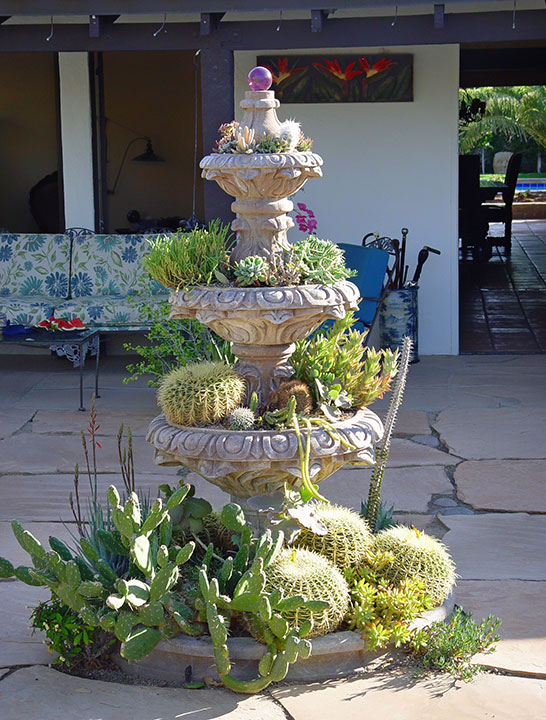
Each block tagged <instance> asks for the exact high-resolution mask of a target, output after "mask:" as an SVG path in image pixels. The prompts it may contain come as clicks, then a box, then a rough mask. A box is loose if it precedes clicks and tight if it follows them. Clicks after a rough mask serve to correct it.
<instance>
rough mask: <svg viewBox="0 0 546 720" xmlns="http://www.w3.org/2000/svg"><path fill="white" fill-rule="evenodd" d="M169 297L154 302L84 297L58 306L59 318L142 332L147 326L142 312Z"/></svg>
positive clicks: (88, 324)
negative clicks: (144, 308)
mask: <svg viewBox="0 0 546 720" xmlns="http://www.w3.org/2000/svg"><path fill="white" fill-rule="evenodd" d="M167 297H168V296H167V295H163V296H156V297H154V298H144V299H142V300H141V299H140V298H136V297H129V298H128V297H126V296H123V295H117V296H108V295H104V296H102V297H96V296H95V297H82V298H73V299H72V300H65V301H64V302H62V303H61V304H60V305H58V306H57V308H56V310H55V314H56V316H57V317H63V318H68V319H72V318H75V317H79V318H81V320H82V321H83V323H84V324H85V325H86V326H87V327H89V326H93V325H95V326H97V327H108V328H109V327H111V328H118V329H122V328H123V329H125V330H133V329H134V330H140V329H142V328H143V327H146V326H147V325H148V323H147V317H148V316H147V315H146V314H144V312H143V310H142V308H143V306H144V305H146V306H147V307H148V308H149V307H150V305H152V304H155V305H159V304H160V303H163V302H166V301H167Z"/></svg>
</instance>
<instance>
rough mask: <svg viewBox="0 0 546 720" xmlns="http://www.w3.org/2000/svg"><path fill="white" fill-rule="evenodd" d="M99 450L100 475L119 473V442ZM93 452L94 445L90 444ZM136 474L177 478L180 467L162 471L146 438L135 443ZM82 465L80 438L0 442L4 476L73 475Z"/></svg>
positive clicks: (26, 437)
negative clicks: (12, 474) (36, 474)
mask: <svg viewBox="0 0 546 720" xmlns="http://www.w3.org/2000/svg"><path fill="white" fill-rule="evenodd" d="M100 444H101V446H102V448H101V449H97V467H98V470H99V472H114V473H118V472H119V458H118V448H117V443H116V440H115V438H113V437H109V438H106V439H105V440H104V441H102V442H100ZM88 447H89V450H91V448H90V443H88ZM133 451H134V460H135V470H136V472H139V473H154V472H159V471H160V472H161V474H162V475H173V474H176V471H177V468H176V467H162V468H161V469H160V470H159V468H158V466H157V465H155V463H154V459H153V458H154V449H153V447H152V446H151V445H150V444H149V443H147V442H146V440H145V439H144V438H143V437H135V438H134V440H133ZM76 463H78V465H79V467H80V471H81V470H82V469H83V468H84V467H85V457H84V454H83V449H82V444H81V440H80V439H79V438H78V436H74V435H62V436H48V435H41V434H37V433H20V434H19V435H14V436H12V437H9V438H6V439H5V440H0V473H2V474H5V473H43V474H45V473H54V472H62V473H72V472H74V465H75V464H76Z"/></svg>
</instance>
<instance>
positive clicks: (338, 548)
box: [293, 503, 373, 570]
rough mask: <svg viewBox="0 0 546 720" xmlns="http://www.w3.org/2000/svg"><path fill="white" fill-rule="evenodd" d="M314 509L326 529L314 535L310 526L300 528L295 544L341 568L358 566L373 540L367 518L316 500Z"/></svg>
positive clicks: (347, 509)
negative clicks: (364, 518) (322, 533)
mask: <svg viewBox="0 0 546 720" xmlns="http://www.w3.org/2000/svg"><path fill="white" fill-rule="evenodd" d="M313 510H314V514H315V516H316V517H317V518H318V520H320V521H321V522H322V523H323V524H324V525H325V526H326V528H327V530H328V532H327V533H326V535H316V534H315V533H313V532H312V530H311V529H310V528H307V527H303V528H302V529H301V531H300V533H299V535H298V536H297V538H296V540H295V541H294V543H293V544H294V546H295V547H300V548H306V549H307V550H312V551H313V552H316V553H318V554H319V555H323V556H324V557H326V558H328V560H330V561H331V562H333V563H334V565H336V566H337V567H338V568H340V569H341V570H346V569H348V568H351V567H358V565H360V564H361V563H362V561H363V560H364V557H365V556H366V553H367V552H368V550H369V549H370V547H371V545H372V542H373V537H372V534H371V533H370V531H369V529H368V526H367V524H366V521H365V520H363V519H362V518H361V517H360V515H359V514H358V513H355V512H353V510H349V508H346V507H342V506H340V505H330V504H328V503H316V504H315V505H314V506H313Z"/></svg>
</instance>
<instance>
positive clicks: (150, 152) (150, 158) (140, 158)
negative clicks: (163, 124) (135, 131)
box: [108, 135, 165, 195]
mask: <svg viewBox="0 0 546 720" xmlns="http://www.w3.org/2000/svg"><path fill="white" fill-rule="evenodd" d="M140 140H145V141H146V150H145V151H144V152H143V153H141V154H140V155H137V156H136V157H134V158H132V160H131V162H153V163H156V162H165V160H164V159H163V158H162V157H160V156H159V155H157V154H156V153H155V152H154V148H153V146H152V140H151V138H149V137H148V136H146V135H143V136H142V137H137V138H133V139H132V140H130V141H129V143H128V145H127V147H126V148H125V152H124V153H123V157H122V159H121V163H120V165H119V170H118V172H117V175H116V179H115V180H114V185H113V186H112V189H111V190H108V194H109V195H113V194H114V193H115V192H116V188H117V186H118V182H119V178H120V175H121V171H122V170H123V166H124V165H125V161H126V159H127V154H128V153H129V150H130V149H131V147H132V146H133V145H134V144H135V143H136V142H139V141H140Z"/></svg>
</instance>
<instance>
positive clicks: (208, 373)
mask: <svg viewBox="0 0 546 720" xmlns="http://www.w3.org/2000/svg"><path fill="white" fill-rule="evenodd" d="M245 394H246V383H245V381H244V380H243V378H242V377H240V375H237V373H236V372H235V370H234V369H233V368H232V367H230V366H229V365H226V364H225V363H222V362H208V361H207V362H199V363H195V364H193V365H185V366H184V367H180V368H177V369H176V370H173V371H172V372H170V373H168V374H167V375H166V376H165V377H164V378H163V381H162V382H161V385H160V386H159V389H158V391H157V399H158V403H159V405H160V407H161V409H162V410H163V412H164V413H165V415H166V416H167V419H168V420H169V422H171V423H173V424H175V425H185V426H195V425H208V424H210V423H214V422H218V421H219V420H223V418H225V417H226V416H227V415H229V413H230V412H231V411H232V410H233V409H234V408H236V407H237V406H238V405H240V404H241V402H242V401H243V398H244V396H245Z"/></svg>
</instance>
